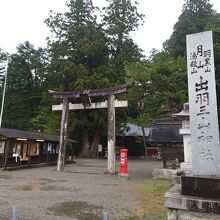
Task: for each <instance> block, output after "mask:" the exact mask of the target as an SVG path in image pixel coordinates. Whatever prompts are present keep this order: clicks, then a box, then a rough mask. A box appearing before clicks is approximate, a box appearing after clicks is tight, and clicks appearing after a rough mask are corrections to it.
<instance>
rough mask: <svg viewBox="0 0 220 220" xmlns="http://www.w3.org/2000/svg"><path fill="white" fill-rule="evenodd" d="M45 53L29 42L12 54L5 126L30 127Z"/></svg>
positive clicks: (37, 104) (41, 77)
mask: <svg viewBox="0 0 220 220" xmlns="http://www.w3.org/2000/svg"><path fill="white" fill-rule="evenodd" d="M44 53H45V51H44V50H42V49H40V48H39V49H38V50H36V49H34V47H33V45H31V44H30V43H29V42H28V41H27V42H25V43H23V44H20V45H19V46H18V47H17V53H16V54H13V55H12V56H11V57H10V64H9V69H8V79H7V90H6V96H5V106H4V109H5V111H4V116H3V117H4V120H3V126H4V127H8V128H20V129H30V128H31V119H32V117H34V116H35V115H36V114H37V110H38V106H39V103H40V100H41V85H42V82H43V80H44V73H45V70H44V62H45V60H44Z"/></svg>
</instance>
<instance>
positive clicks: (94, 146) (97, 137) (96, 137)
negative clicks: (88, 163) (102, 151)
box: [90, 129, 101, 157]
mask: <svg viewBox="0 0 220 220" xmlns="http://www.w3.org/2000/svg"><path fill="white" fill-rule="evenodd" d="M100 137H101V135H100V131H99V129H96V131H95V135H94V137H93V141H92V144H91V149H90V154H91V156H92V157H96V155H97V151H98V144H99V140H100Z"/></svg>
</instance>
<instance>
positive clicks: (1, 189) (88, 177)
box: [0, 159, 162, 220]
mask: <svg viewBox="0 0 220 220" xmlns="http://www.w3.org/2000/svg"><path fill="white" fill-rule="evenodd" d="M118 167H119V161H117V168H118ZM161 167H162V163H161V162H160V161H143V160H130V161H129V177H130V179H129V180H127V181H123V180H120V179H119V178H118V177H117V175H110V174H104V173H105V171H106V170H107V160H105V159H99V160H90V159H77V160H76V163H74V164H68V165H66V166H65V172H57V171H56V167H54V166H49V167H40V168H32V169H20V170H14V171H0V219H11V216H12V206H16V211H17V217H19V219H31V220H35V219H36V220H40V219H44V220H45V219H46V220H47V219H48V220H52V219H53V220H57V219H62V220H63V219H64V220H65V219H67V220H68V219H81V220H85V219H89V220H96V219H103V217H102V216H103V212H104V211H105V210H106V211H107V212H108V217H109V218H108V219H109V220H112V219H120V217H121V216H123V215H125V214H126V213H133V212H135V209H136V208H137V206H138V200H137V198H136V197H135V193H134V189H136V188H137V187H138V185H139V184H141V183H143V181H144V180H146V179H148V178H151V177H152V170H153V169H154V168H161Z"/></svg>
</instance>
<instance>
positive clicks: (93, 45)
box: [0, 0, 220, 156]
mask: <svg viewBox="0 0 220 220" xmlns="http://www.w3.org/2000/svg"><path fill="white" fill-rule="evenodd" d="M107 3H108V6H107V7H105V8H102V9H100V8H97V7H94V5H93V3H92V0H68V1H67V2H66V4H67V6H68V11H67V12H65V13H57V12H53V11H51V12H50V15H49V17H48V18H47V19H46V20H45V23H46V25H47V26H48V28H49V29H50V30H51V36H50V37H48V38H47V47H46V48H38V49H35V47H34V45H32V44H31V42H29V41H26V42H24V43H21V44H19V45H18V46H17V52H16V53H14V54H9V53H7V51H2V50H0V59H1V60H2V61H3V60H5V59H7V57H8V58H9V68H8V78H7V87H6V95H5V105H4V113H3V122H2V127H5V128H17V129H22V130H30V131H39V130H40V131H41V132H45V133H54V134H58V133H59V130H60V119H61V113H60V112H52V110H51V106H52V105H53V104H56V103H57V104H60V102H59V101H60V100H54V99H53V98H52V96H51V95H50V94H49V93H48V91H49V90H53V91H75V90H80V91H83V90H88V89H96V88H108V87H114V86H117V85H122V84H127V83H129V84H130V85H131V87H130V89H129V92H128V93H127V94H125V95H121V96H119V97H117V98H118V99H127V100H128V102H129V107H128V109H126V110H125V109H123V110H122V109H120V110H117V114H116V116H117V118H116V128H117V133H123V131H125V130H126V129H127V127H126V126H123V125H126V123H128V122H131V123H134V124H136V125H138V126H140V127H142V128H144V127H147V126H149V125H150V122H151V120H152V119H153V118H156V117H163V116H168V115H172V114H173V113H175V112H178V111H180V110H181V109H182V105H183V103H184V102H187V101H188V98H187V70H186V68H187V66H186V35H187V34H192V33H197V32H202V31H208V30H212V31H213V37H214V53H215V68H216V88H217V94H219V91H220V14H219V13H217V12H216V11H215V10H213V8H212V5H211V4H210V1H209V0H185V3H184V5H183V7H182V13H181V14H180V16H179V18H178V21H177V22H176V24H175V25H174V28H173V32H172V33H171V36H170V38H169V39H167V40H166V41H165V42H164V44H163V49H162V50H161V51H157V50H152V52H151V55H150V56H149V57H145V56H144V53H143V51H142V49H141V48H140V47H138V45H137V44H135V43H134V41H133V40H132V38H131V36H132V33H134V32H135V31H136V30H137V29H138V28H139V27H140V26H141V25H142V24H143V22H144V20H145V19H147V17H144V15H143V14H141V13H139V12H138V2H137V1H132V0H107ZM158 19H162V18H160V17H158ZM158 28H160V27H158ZM3 85H4V78H3V77H2V78H1V84H0V89H1V92H2V91H3ZM1 94H2V93H1ZM217 98H218V102H219V101H220V96H219V95H217ZM71 101H72V102H73V103H78V102H80V101H81V100H71ZM92 101H102V99H101V98H96V99H93V100H92ZM218 109H219V108H218ZM106 121H107V111H106V110H86V111H71V112H70V117H69V126H68V135H69V137H70V138H72V139H75V140H77V141H79V142H80V143H81V144H80V145H81V149H82V150H83V151H82V152H83V153H84V154H85V155H91V156H92V155H94V154H95V153H96V151H97V145H98V143H99V140H100V137H101V135H105V134H107V123H106Z"/></svg>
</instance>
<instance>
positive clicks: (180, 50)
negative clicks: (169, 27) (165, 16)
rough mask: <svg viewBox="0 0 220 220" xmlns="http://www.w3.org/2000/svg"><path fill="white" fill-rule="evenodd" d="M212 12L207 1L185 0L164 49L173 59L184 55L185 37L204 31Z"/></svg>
mask: <svg viewBox="0 0 220 220" xmlns="http://www.w3.org/2000/svg"><path fill="white" fill-rule="evenodd" d="M213 13H214V11H213V9H212V5H211V4H210V1H209V0H185V4H184V5H183V9H182V14H181V15H180V16H179V18H178V21H177V22H176V24H175V25H174V31H173V33H172V35H171V37H170V39H169V40H167V41H166V42H165V43H164V48H165V49H166V50H168V51H169V52H170V54H171V55H172V56H174V57H178V56H185V55H186V35H187V34H193V33H197V32H202V31H204V30H205V27H206V25H207V22H208V21H209V19H210V18H211V17H212V15H213Z"/></svg>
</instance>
